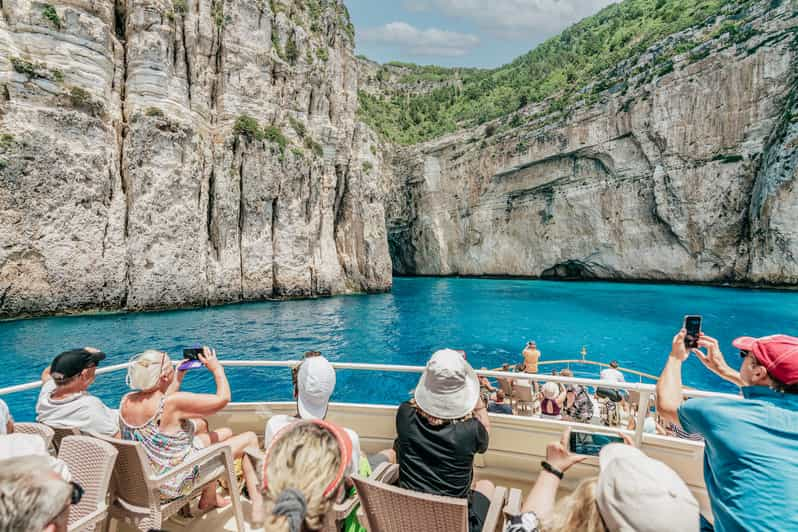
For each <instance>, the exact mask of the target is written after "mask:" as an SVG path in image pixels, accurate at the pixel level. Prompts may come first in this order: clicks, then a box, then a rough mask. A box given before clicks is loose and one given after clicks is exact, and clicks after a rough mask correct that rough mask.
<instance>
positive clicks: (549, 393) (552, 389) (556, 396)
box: [540, 381, 565, 419]
mask: <svg viewBox="0 0 798 532" xmlns="http://www.w3.org/2000/svg"><path fill="white" fill-rule="evenodd" d="M541 395H542V396H543V398H542V399H541V401H540V413H541V415H542V416H543V417H549V418H556V419H560V410H561V409H562V405H563V402H564V401H565V390H563V391H562V392H561V391H560V387H559V386H558V385H557V383H556V382H551V381H550V382H547V383H546V384H544V385H543V391H542V392H541Z"/></svg>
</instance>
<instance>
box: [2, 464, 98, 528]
mask: <svg viewBox="0 0 798 532" xmlns="http://www.w3.org/2000/svg"><path fill="white" fill-rule="evenodd" d="M82 496H83V488H81V487H80V485H79V484H77V483H75V482H67V481H65V480H64V479H62V478H61V477H60V476H58V474H57V473H56V472H55V471H53V470H52V469H51V468H50V467H49V466H48V465H47V463H46V462H45V461H43V460H42V459H41V457H38V456H25V457H17V458H14V459H10V460H0V530H3V531H9V532H10V531H23V530H24V531H25V532H40V531H41V532H66V531H67V524H68V523H69V511H70V507H71V506H72V505H75V504H78V503H79V502H80V499H81V497H82Z"/></svg>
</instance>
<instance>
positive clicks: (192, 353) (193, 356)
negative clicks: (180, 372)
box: [183, 347, 202, 360]
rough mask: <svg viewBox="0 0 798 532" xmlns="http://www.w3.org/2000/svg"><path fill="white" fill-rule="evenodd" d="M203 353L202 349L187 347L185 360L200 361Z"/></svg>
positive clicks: (184, 354) (184, 350)
mask: <svg viewBox="0 0 798 532" xmlns="http://www.w3.org/2000/svg"><path fill="white" fill-rule="evenodd" d="M201 353H202V348H201V347H187V348H185V349H183V358H187V359H189V360H199V356H200V354H201Z"/></svg>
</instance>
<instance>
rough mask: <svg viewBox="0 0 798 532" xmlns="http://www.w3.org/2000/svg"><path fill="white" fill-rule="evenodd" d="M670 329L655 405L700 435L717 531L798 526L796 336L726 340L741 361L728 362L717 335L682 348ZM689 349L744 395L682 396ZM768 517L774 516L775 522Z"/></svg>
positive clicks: (679, 336)
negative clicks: (737, 363)
mask: <svg viewBox="0 0 798 532" xmlns="http://www.w3.org/2000/svg"><path fill="white" fill-rule="evenodd" d="M685 334H686V331H685V330H684V329H682V330H681V331H680V332H679V334H677V335H676V336H674V338H673V344H672V347H671V354H670V356H669V357H668V362H667V363H666V364H665V369H664V370H663V371H662V375H660V378H659V382H658V383H657V411H658V412H659V414H660V416H662V417H663V418H665V419H666V420H667V421H670V422H672V423H675V424H676V425H677V426H680V427H682V428H684V430H686V431H688V432H692V433H698V434H700V435H701V436H703V437H704V440H705V446H704V482H705V484H706V486H707V492H708V493H709V496H710V502H711V504H712V514H713V516H714V521H715V522H714V527H715V530H719V531H730V530H734V531H736V530H746V531H760V530H774V529H781V530H798V504H795V502H794V501H795V496H796V494H798V338H795V337H793V336H787V335H784V334H776V335H773V336H765V337H762V338H751V337H748V336H744V337H741V338H737V339H736V340H734V342H732V344H733V345H734V347H736V348H737V349H739V350H740V356H741V357H742V363H741V365H740V370H739V371H735V370H733V369H732V368H731V367H729V365H728V364H727V363H726V360H725V358H724V357H723V353H721V350H720V346H719V345H718V341H717V340H715V339H714V338H712V337H710V336H706V335H705V334H703V333H702V334H701V336H700V338H699V341H698V345H699V347H700V348H704V349H706V352H703V351H701V350H700V349H690V350H689V351H688V349H687V347H685V342H684V337H685ZM690 352H692V353H693V354H694V355H695V356H696V357H698V359H699V360H700V361H701V363H703V364H704V365H705V366H706V367H707V368H708V369H709V370H710V371H712V372H713V373H715V374H717V375H718V376H720V377H722V378H723V379H726V380H728V381H730V382H733V383H734V384H737V385H738V386H740V389H741V392H742V395H743V397H744V400H737V399H733V398H727V397H706V398H693V399H690V400H689V401H687V402H685V403H682V363H683V362H684V361H685V360H686V359H687V357H688V355H689V353H690ZM774 519H776V520H775V521H774Z"/></svg>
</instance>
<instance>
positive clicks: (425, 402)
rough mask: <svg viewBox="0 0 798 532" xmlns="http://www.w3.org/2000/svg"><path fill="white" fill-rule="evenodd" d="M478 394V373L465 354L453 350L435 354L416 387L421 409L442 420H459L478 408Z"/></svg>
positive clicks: (417, 402) (417, 401) (418, 403)
mask: <svg viewBox="0 0 798 532" xmlns="http://www.w3.org/2000/svg"><path fill="white" fill-rule="evenodd" d="M477 397H479V380H478V379H477V374H476V373H474V368H472V367H471V364H469V363H468V362H466V360H465V359H464V358H463V355H462V353H459V352H457V351H455V350H453V349H441V350H440V351H436V352H435V353H433V355H432V358H430V359H429V362H427V367H426V368H424V373H422V374H421V378H420V379H419V380H418V386H417V387H416V393H415V399H416V404H417V405H418V406H419V407H420V408H421V410H423V411H424V412H426V413H427V414H429V415H431V416H434V417H437V418H440V419H458V418H461V417H464V416H465V415H466V414H468V413H469V412H471V411H472V410H473V409H474V407H475V406H476V404H477Z"/></svg>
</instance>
